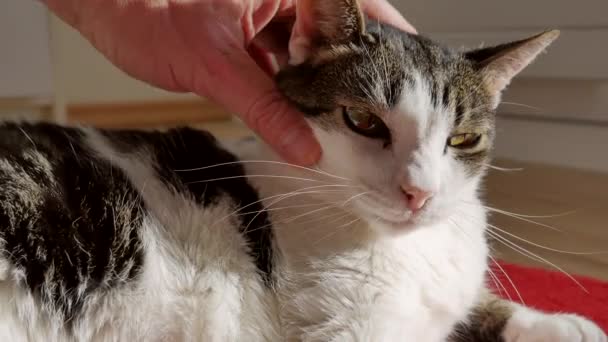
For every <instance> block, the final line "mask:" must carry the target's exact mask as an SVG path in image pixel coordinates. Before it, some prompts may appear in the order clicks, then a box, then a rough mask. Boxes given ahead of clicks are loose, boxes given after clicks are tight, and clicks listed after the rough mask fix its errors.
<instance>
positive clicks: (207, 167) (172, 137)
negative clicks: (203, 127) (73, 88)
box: [0, 123, 272, 341]
mask: <svg viewBox="0 0 608 342" xmlns="http://www.w3.org/2000/svg"><path fill="white" fill-rule="evenodd" d="M258 201H259V198H258V195H257V192H256V190H255V189H254V188H253V187H252V186H250V185H249V183H248V181H247V177H246V175H245V174H244V170H243V168H242V167H241V165H240V163H239V162H238V160H237V159H236V158H235V157H234V156H233V155H232V154H230V153H229V152H227V151H226V150H225V149H223V148H222V147H221V146H220V145H219V144H218V142H217V141H216V140H215V138H214V137H213V136H211V135H210V134H208V133H206V132H202V131H198V130H193V129H187V128H180V129H172V130H169V131H166V132H157V131H155V132H143V131H104V130H95V129H88V128H87V129H83V128H67V127H61V126H57V125H52V124H21V123H5V124H0V321H2V322H3V323H0V336H2V337H13V338H16V339H17V340H19V338H20V337H21V338H25V336H27V338H28V339H30V340H36V338H43V336H47V335H49V336H55V337H57V338H58V339H62V338H65V337H66V336H69V335H70V334H72V336H73V337H78V338H79V339H80V338H87V339H91V338H99V339H102V340H113V339H120V340H122V339H123V338H126V337H129V338H144V337H145V338H148V339H150V338H152V339H153V340H163V339H165V338H171V339H174V338H178V339H189V338H193V339H200V338H203V339H205V340H211V341H213V340H216V339H217V340H231V339H233V338H236V337H237V336H240V337H243V336H250V337H254V336H256V335H258V336H263V335H267V334H271V333H272V332H271V331H269V332H261V331H257V330H256V329H254V328H252V329H250V331H246V330H247V326H248V324H247V322H248V321H251V323H252V324H251V327H255V326H259V325H260V324H253V321H256V320H259V319H265V320H269V319H271V318H270V317H268V313H269V312H270V311H271V309H272V301H271V300H270V299H269V298H270V297H269V296H268V295H267V292H268V291H269V288H270V285H271V282H272V248H271V246H272V235H271V233H270V232H271V230H270V227H269V222H268V219H267V217H266V215H265V214H263V213H262V214H260V215H257V216H255V215H252V214H249V215H247V214H243V215H238V213H237V214H235V211H236V210H238V208H239V207H242V206H244V205H249V208H248V210H247V212H249V213H252V212H257V211H260V210H261V209H262V207H261V203H260V202H258ZM265 228H268V229H265ZM248 229H249V230H250V231H253V233H247V230H248ZM266 299H268V300H266ZM249 310H256V311H258V312H256V313H255V315H251V314H250V312H249ZM239 320H240V323H238V324H237V322H238V321H239ZM152 322H154V323H153V324H154V325H153V326H152V325H151V324H152ZM243 322H244V323H243ZM268 326H269V327H270V326H272V325H268ZM65 327H67V328H66V329H63V328H65ZM66 332H67V335H65V333H66ZM53 333H54V335H53ZM45 338H48V337H45ZM47 340H48V339H47Z"/></svg>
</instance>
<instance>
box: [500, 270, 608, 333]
mask: <svg viewBox="0 0 608 342" xmlns="http://www.w3.org/2000/svg"><path fill="white" fill-rule="evenodd" d="M500 266H502V268H503V269H504V272H505V273H507V274H508V275H509V277H510V278H511V280H512V282H513V284H515V286H516V287H517V290H518V291H519V294H520V295H521V298H523V300H524V302H525V304H526V305H527V306H531V307H534V308H537V309H540V310H543V311H548V312H569V313H577V314H580V315H582V316H585V317H587V318H590V319H591V320H593V321H594V322H596V323H597V324H599V325H600V326H601V327H602V328H603V329H604V331H608V283H607V282H602V281H599V280H595V279H591V278H587V277H579V276H575V277H574V278H575V279H576V280H577V281H578V282H579V283H580V285H582V287H584V288H585V289H586V290H587V292H585V290H583V289H582V288H581V286H579V285H578V284H576V282H574V281H573V280H572V279H570V278H568V277H567V276H566V275H564V274H562V273H559V272H551V271H546V270H541V269H535V268H529V267H522V266H518V265H512V264H507V263H500ZM492 270H493V272H494V274H495V275H496V276H497V277H499V278H500V281H501V283H502V284H503V286H504V288H502V287H500V286H495V287H496V288H498V289H497V290H496V293H497V294H500V295H501V296H502V297H505V298H509V297H510V298H511V299H512V300H513V301H517V302H521V300H520V299H519V295H518V294H517V291H515V289H514V287H513V285H512V284H511V283H510V282H509V280H508V279H507V278H506V277H505V275H504V273H503V272H502V271H501V270H500V268H499V267H498V266H496V265H494V267H492ZM606 272H608V270H606ZM490 284H492V285H494V282H493V281H492V280H490Z"/></svg>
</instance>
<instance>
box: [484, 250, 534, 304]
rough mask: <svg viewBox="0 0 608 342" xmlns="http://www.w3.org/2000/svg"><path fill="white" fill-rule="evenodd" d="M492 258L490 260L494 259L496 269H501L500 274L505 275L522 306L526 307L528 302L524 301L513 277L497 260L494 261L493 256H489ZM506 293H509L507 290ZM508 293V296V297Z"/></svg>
mask: <svg viewBox="0 0 608 342" xmlns="http://www.w3.org/2000/svg"><path fill="white" fill-rule="evenodd" d="M488 256H489V257H490V259H492V262H493V263H494V265H496V267H498V268H499V269H500V272H502V274H504V276H505V277H506V278H507V281H508V282H509V284H511V287H513V289H514V290H515V294H517V297H518V298H519V300H520V301H521V303H522V304H524V305H526V302H525V301H524V298H523V297H522V296H521V293H520V292H519V289H518V288H517V286H515V283H514V282H513V279H511V277H510V276H509V274H508V273H507V272H506V271H505V269H504V268H503V267H502V266H501V265H500V264H499V263H498V262H497V261H496V259H494V257H493V256H491V255H488ZM505 291H507V289H506V288H505ZM508 293H509V292H508V291H507V296H509V295H508ZM509 297H510V296H509ZM509 300H511V298H509Z"/></svg>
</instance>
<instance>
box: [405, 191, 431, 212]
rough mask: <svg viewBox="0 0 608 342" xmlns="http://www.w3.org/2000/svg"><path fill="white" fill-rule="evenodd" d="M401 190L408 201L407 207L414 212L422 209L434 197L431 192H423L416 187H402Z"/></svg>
mask: <svg viewBox="0 0 608 342" xmlns="http://www.w3.org/2000/svg"><path fill="white" fill-rule="evenodd" d="M401 190H402V191H403V193H404V194H405V198H406V199H407V207H408V208H409V209H410V210H411V211H412V212H416V211H418V210H420V209H422V207H424V205H425V204H426V202H427V201H428V200H429V198H431V196H432V195H433V194H432V193H431V192H429V191H424V190H421V189H419V188H417V187H415V186H402V187H401Z"/></svg>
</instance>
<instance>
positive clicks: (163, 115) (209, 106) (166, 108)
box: [67, 100, 231, 128]
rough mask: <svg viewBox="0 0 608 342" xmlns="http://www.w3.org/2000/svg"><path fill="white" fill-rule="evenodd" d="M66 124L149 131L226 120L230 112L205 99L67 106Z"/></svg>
mask: <svg viewBox="0 0 608 342" xmlns="http://www.w3.org/2000/svg"><path fill="white" fill-rule="evenodd" d="M67 113H68V115H67V116H68V122H69V123H72V124H84V125H90V126H95V127H103V128H149V127H167V126H177V125H184V124H196V123H201V122H209V121H217V120H225V119H228V118H230V117H231V115H230V113H229V112H228V111H227V110H225V109H224V108H222V107H221V106H219V105H216V104H214V103H212V102H210V101H206V100H186V101H165V102H138V103H99V104H77V105H68V107H67Z"/></svg>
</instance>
